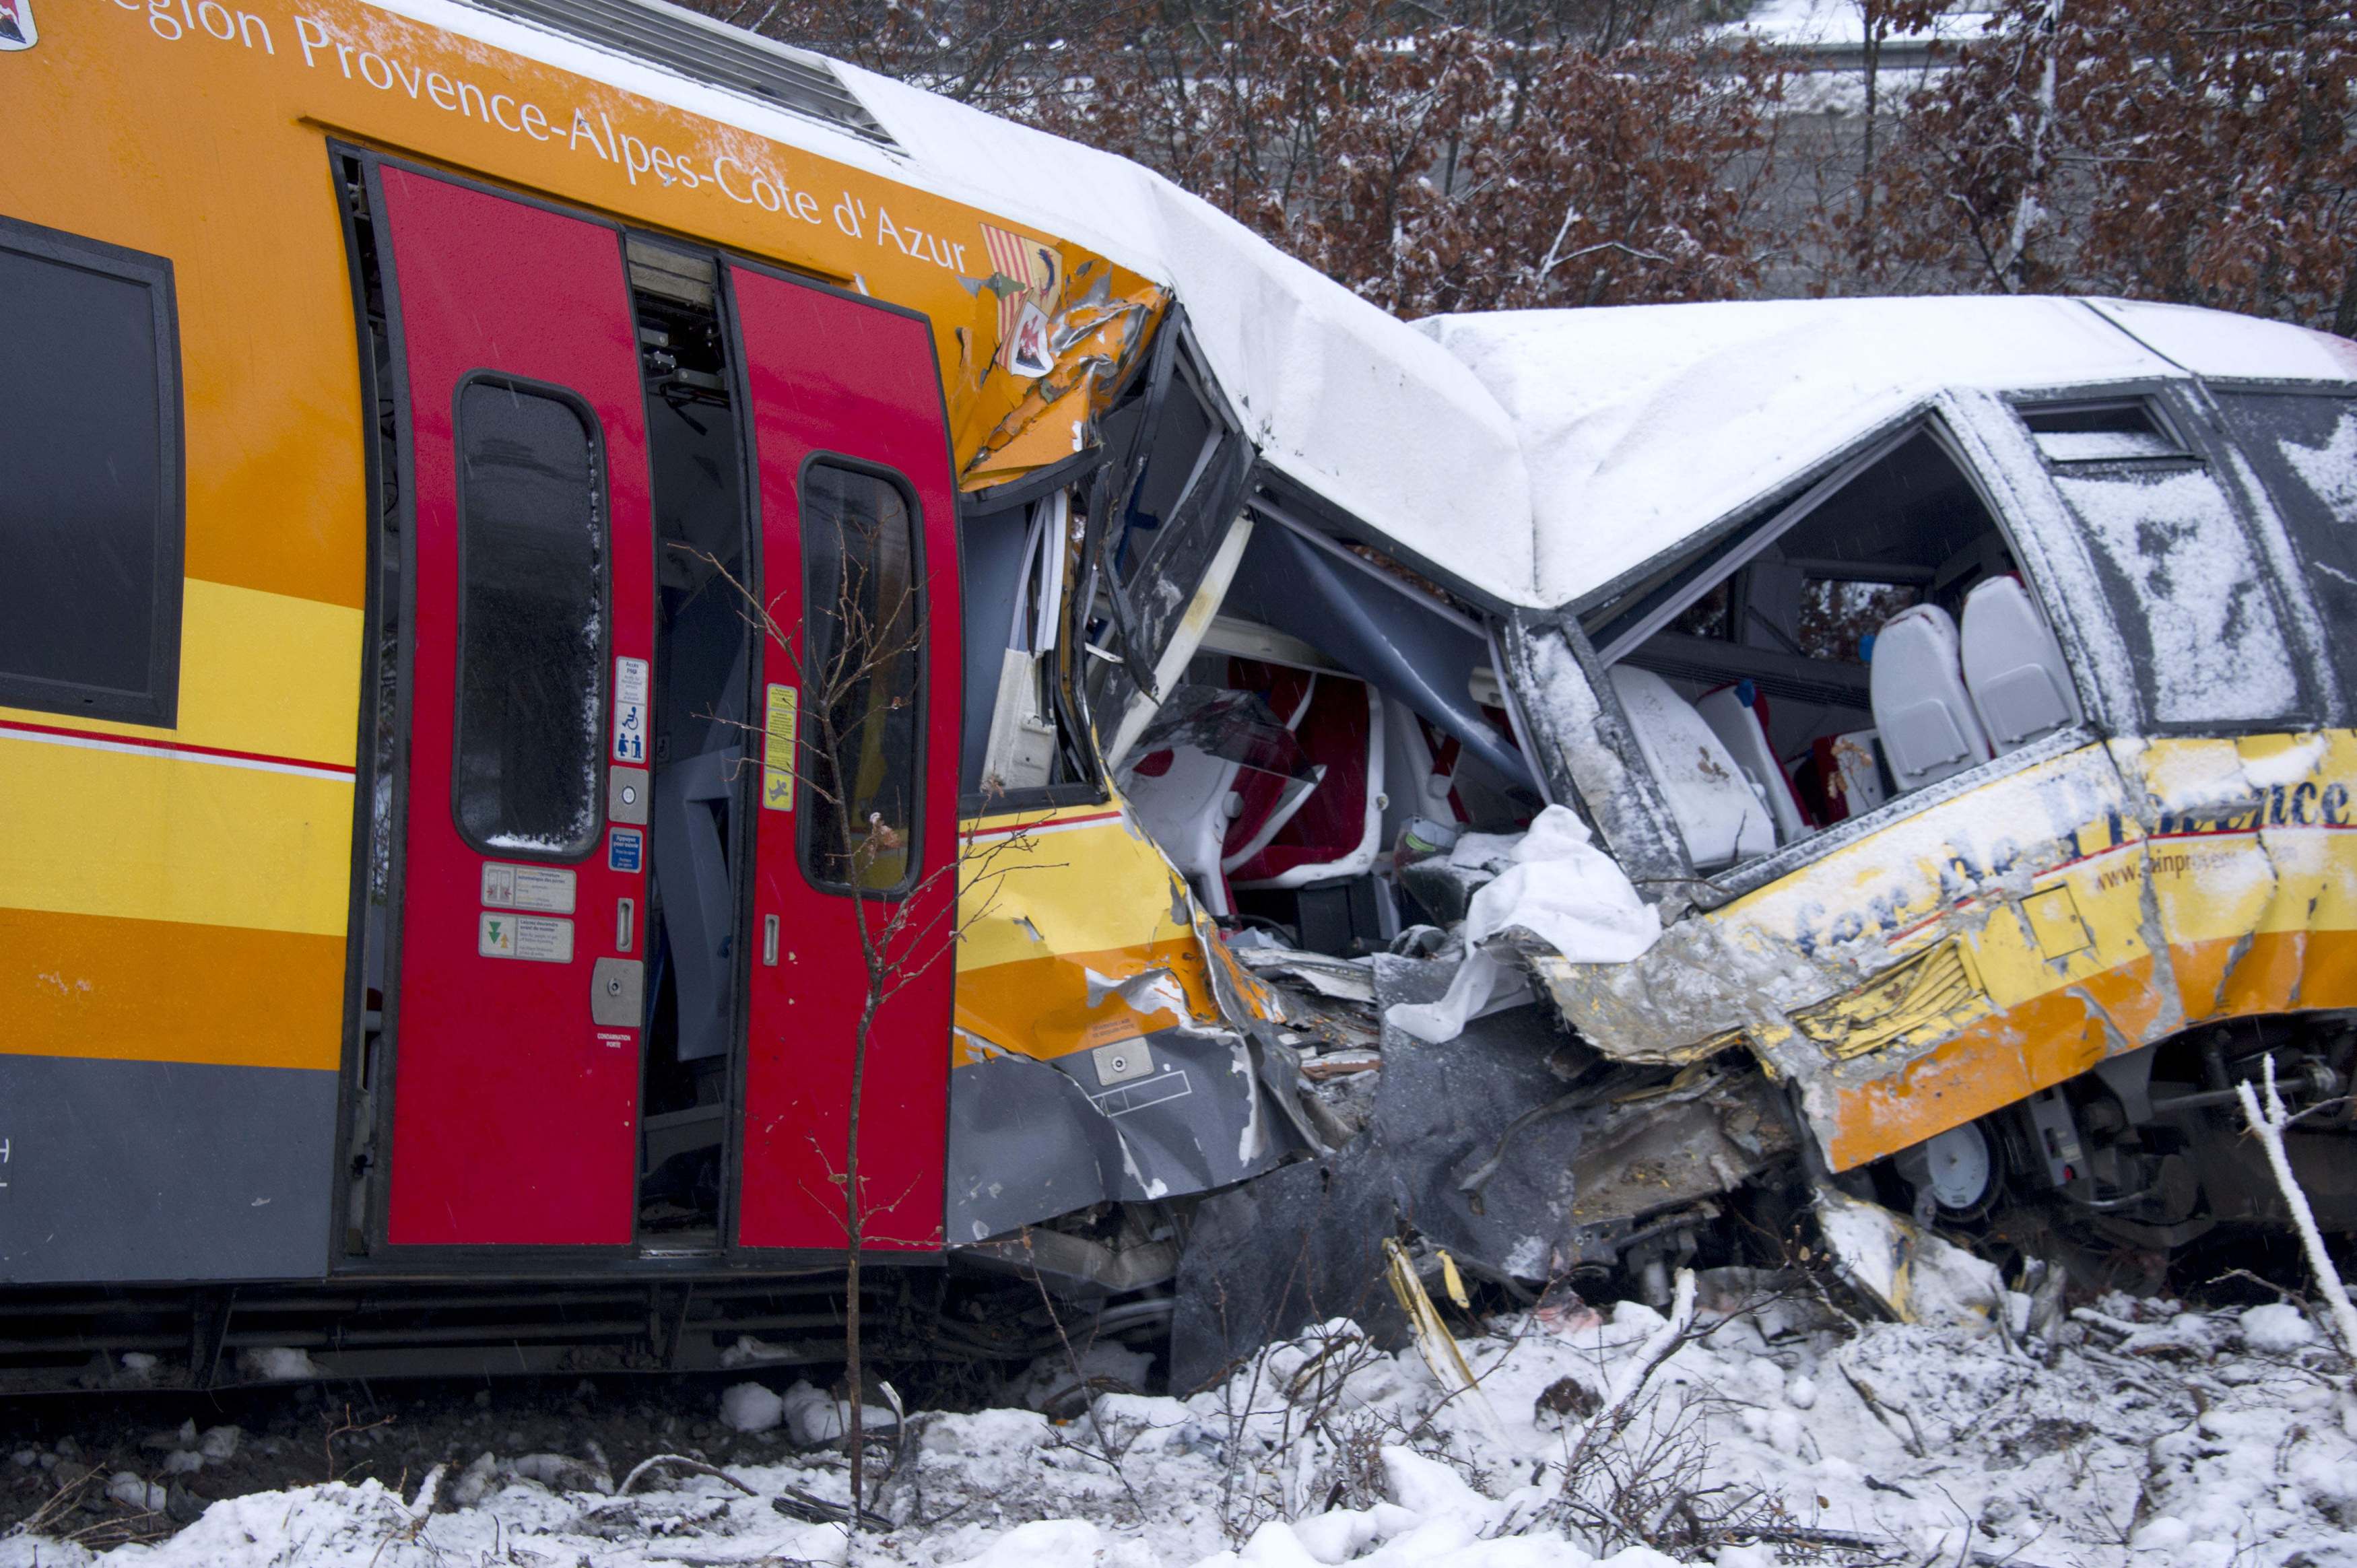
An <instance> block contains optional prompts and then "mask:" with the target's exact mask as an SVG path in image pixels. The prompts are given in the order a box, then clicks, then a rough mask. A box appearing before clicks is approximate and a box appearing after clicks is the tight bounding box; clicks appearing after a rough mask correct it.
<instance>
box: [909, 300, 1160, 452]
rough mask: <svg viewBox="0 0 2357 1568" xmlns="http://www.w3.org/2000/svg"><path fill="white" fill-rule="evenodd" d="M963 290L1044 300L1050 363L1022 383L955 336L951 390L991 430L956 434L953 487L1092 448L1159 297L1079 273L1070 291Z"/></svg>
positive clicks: (998, 359) (1001, 361) (1131, 369)
mask: <svg viewBox="0 0 2357 1568" xmlns="http://www.w3.org/2000/svg"><path fill="white" fill-rule="evenodd" d="M965 281H967V282H968V283H969V286H971V287H973V288H974V290H976V291H977V292H978V293H988V294H993V295H997V294H999V292H1000V290H1001V289H1006V290H1007V291H1009V292H1008V293H1006V295H1001V297H1002V299H1004V298H1015V297H1017V296H1022V297H1026V298H1030V297H1032V296H1034V295H1036V296H1038V300H1044V301H1045V303H1046V305H1047V306H1048V309H1049V315H1048V317H1047V328H1046V333H1045V338H1046V342H1047V345H1048V351H1049V354H1050V355H1051V356H1052V363H1051V364H1050V365H1049V368H1048V369H1047V370H1046V371H1044V372H1043V373H1036V374H1032V375H1029V376H1026V375H1024V374H1022V373H1021V371H1020V370H1019V369H1017V368H1014V367H1010V366H1009V365H1008V364H1007V363H1006V362H1005V361H1006V355H1005V354H1003V353H994V354H989V355H983V354H981V353H980V352H979V345H977V344H974V343H973V342H971V341H969V340H968V338H966V336H965V335H963V334H961V335H960V338H959V343H960V347H961V349H962V350H963V352H964V353H965V354H966V356H967V360H966V362H965V363H964V364H963V365H961V366H960V367H959V371H960V372H961V373H960V374H958V375H956V376H953V377H952V378H951V384H952V386H953V387H955V388H958V389H959V390H960V391H962V392H963V391H965V390H966V389H967V388H969V387H970V388H972V389H973V391H972V392H971V393H970V395H971V396H972V398H973V401H974V415H976V416H977V417H979V416H982V415H984V414H985V411H987V416H988V417H989V418H990V420H991V424H990V425H989V426H988V428H987V429H984V430H978V431H971V432H970V431H967V430H961V431H960V432H959V439H958V448H959V450H961V451H968V450H970V451H971V452H972V453H973V456H970V457H968V458H967V459H966V460H965V462H964V465H963V467H962V468H961V469H960V471H959V475H958V485H959V489H962V490H965V491H974V490H981V489H993V488H996V487H1000V486H1006V485H1008V484H1011V483H1013V482H1015V481H1017V480H1018V479H1020V478H1023V476H1025V475H1026V474H1028V473H1030V472H1032V471H1034V470H1037V469H1039V468H1042V467H1048V466H1049V465H1052V464H1056V463H1059V462H1062V461H1065V460H1068V459H1070V458H1071V456H1073V454H1075V453H1077V452H1081V451H1082V450H1084V449H1086V448H1088V447H1090V446H1095V445H1097V444H1098V441H1099V439H1100V435H1099V430H1098V424H1099V422H1100V420H1101V419H1102V418H1103V414H1104V413H1105V411H1106V409H1107V408H1108V407H1109V406H1110V405H1111V403H1112V402H1113V400H1114V397H1115V395H1116V394H1117V393H1118V392H1120V390H1121V388H1122V387H1123V386H1124V384H1125V382H1126V381H1128V379H1129V378H1130V377H1131V375H1133V374H1134V373H1135V370H1136V368H1137V365H1138V361H1139V349H1141V347H1142V346H1143V345H1144V344H1145V343H1146V337H1147V333H1148V331H1149V330H1150V329H1151V328H1152V327H1153V325H1154V323H1155V321H1156V319H1157V317H1159V316H1161V315H1162V314H1163V313H1164V312H1165V310H1166V309H1167V308H1168V304H1169V296H1168V294H1167V293H1165V292H1164V291H1163V290H1161V289H1159V288H1157V287H1155V286H1154V285H1151V284H1149V283H1146V281H1144V280H1143V279H1140V278H1137V277H1135V276H1133V275H1131V274H1127V273H1119V272H1117V271H1116V270H1114V269H1110V268H1107V269H1103V270H1100V271H1098V272H1096V273H1095V274H1094V276H1093V277H1092V276H1091V271H1090V268H1089V267H1088V265H1086V264H1085V263H1084V264H1083V265H1082V268H1081V269H1080V271H1079V272H1078V273H1076V274H1074V276H1073V279H1072V286H1071V287H1059V286H1056V285H1055V283H1054V282H1053V280H1049V281H1048V282H1046V283H1044V284H1043V283H1040V282H1039V280H1030V281H1028V282H1027V281H1020V280H1016V279H1012V278H1006V277H1004V276H1001V275H998V274H994V275H992V276H991V277H988V278H982V279H973V280H965ZM1116 281H1118V291H1116ZM1038 300H1035V301H1034V302H1035V303H1037V302H1038Z"/></svg>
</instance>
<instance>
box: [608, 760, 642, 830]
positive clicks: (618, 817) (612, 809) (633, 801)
mask: <svg viewBox="0 0 2357 1568" xmlns="http://www.w3.org/2000/svg"><path fill="white" fill-rule="evenodd" d="M649 793H650V791H649V790H648V788H647V770H646V769H645V768H614V769H613V770H612V771H610V772H608V774H607V775H606V819H607V821H608V822H630V823H634V824H637V825H640V826H644V825H645V823H646V820H647V796H648V794H649Z"/></svg>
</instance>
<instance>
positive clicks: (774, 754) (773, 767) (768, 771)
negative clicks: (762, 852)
mask: <svg viewBox="0 0 2357 1568" xmlns="http://www.w3.org/2000/svg"><path fill="white" fill-rule="evenodd" d="M800 701H801V699H800V697H799V695H798V694H797V693H796V692H795V691H794V689H793V688H792V687H791V686H780V685H777V684H775V683H772V684H771V685H770V714H769V723H768V724H767V725H765V726H764V729H763V736H762V746H761V806H762V809H763V810H765V811H792V810H793V809H794V726H795V725H796V724H797V723H799V722H800V718H801V708H800V705H799V704H800Z"/></svg>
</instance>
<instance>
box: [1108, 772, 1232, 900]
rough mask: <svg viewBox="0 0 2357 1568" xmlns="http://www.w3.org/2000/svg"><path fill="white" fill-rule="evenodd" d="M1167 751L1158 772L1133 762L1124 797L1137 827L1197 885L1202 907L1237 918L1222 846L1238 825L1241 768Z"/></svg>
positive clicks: (1124, 784)
mask: <svg viewBox="0 0 2357 1568" xmlns="http://www.w3.org/2000/svg"><path fill="white" fill-rule="evenodd" d="M1168 751H1169V761H1168V764H1167V765H1165V766H1164V767H1163V768H1161V770H1160V771H1159V772H1157V773H1146V772H1144V771H1141V770H1140V765H1141V764H1144V763H1146V762H1147V761H1148V759H1149V758H1148V757H1137V756H1133V757H1130V759H1129V763H1128V766H1127V767H1125V768H1124V769H1123V770H1122V773H1121V776H1120V779H1119V783H1120V786H1121V792H1122V795H1123V796H1124V797H1125V799H1126V800H1128V801H1129V809H1130V811H1132V812H1134V813H1135V815H1136V817H1137V822H1138V825H1139V826H1140V827H1143V828H1144V829H1145V830H1146V833H1147V835H1148V836H1149V837H1151V838H1152V839H1153V840H1154V842H1155V843H1157V844H1158V845H1160V846H1161V849H1162V853H1163V854H1166V855H1168V856H1169V857H1170V864H1171V865H1175V866H1177V867H1178V868H1179V875H1183V876H1185V877H1186V878H1187V879H1188V880H1189V881H1190V882H1192V883H1193V884H1194V885H1195V893H1196V896H1197V897H1200V898H1201V899H1202V900H1203V907H1204V908H1207V909H1209V910H1211V913H1212V914H1214V915H1220V916H1225V915H1229V914H1232V913H1233V908H1232V905H1231V904H1230V902H1229V899H1228V882H1227V878H1226V877H1225V876H1223V875H1221V874H1220V845H1221V843H1222V841H1223V840H1224V839H1226V837H1227V834H1228V824H1229V823H1230V822H1232V821H1234V820H1235V788H1236V774H1237V771H1238V769H1239V766H1240V765H1239V764H1236V763H1233V762H1230V761H1228V760H1226V759H1225V758H1223V757H1213V756H1212V755H1211V753H1210V752H1208V751H1204V750H1201V749H1200V748H1198V747H1196V746H1171V747H1169V748H1168ZM1151 755H1154V756H1158V755H1159V754H1158V753H1157V754H1151Z"/></svg>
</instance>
